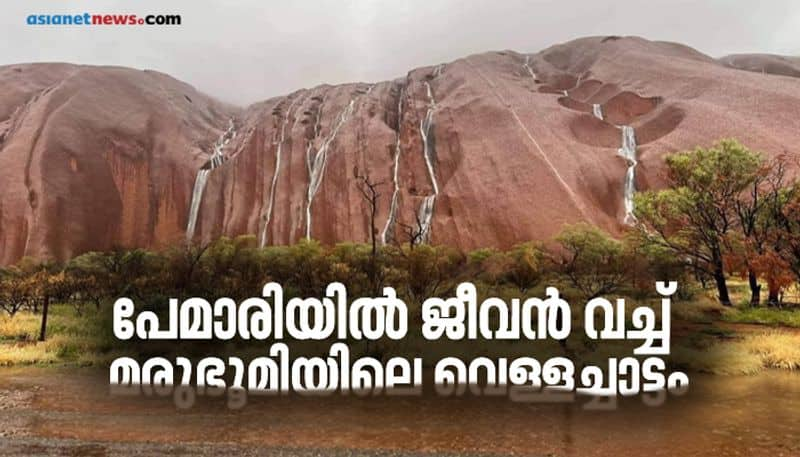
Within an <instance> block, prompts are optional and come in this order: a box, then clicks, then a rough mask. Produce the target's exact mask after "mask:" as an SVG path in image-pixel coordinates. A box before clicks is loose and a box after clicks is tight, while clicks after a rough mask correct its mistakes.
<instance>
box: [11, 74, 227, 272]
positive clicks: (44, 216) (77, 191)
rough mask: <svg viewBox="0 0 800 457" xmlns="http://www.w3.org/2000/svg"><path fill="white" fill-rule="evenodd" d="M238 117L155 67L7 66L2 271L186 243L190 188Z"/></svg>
mask: <svg viewBox="0 0 800 457" xmlns="http://www.w3.org/2000/svg"><path fill="white" fill-rule="evenodd" d="M234 114H235V111H234V110H232V109H231V108H228V107H225V106H223V105H221V104H220V103H218V102H215V101H213V100H211V99H210V98H208V97H207V96H205V95H202V94H199V93H197V92H196V91H195V90H194V89H193V88H192V87H190V86H189V85H187V84H184V83H182V82H180V81H177V80H175V79H173V78H170V77H169V76H166V75H163V74H159V73H155V72H150V71H135V70H131V69H125V68H112V67H86V66H76V65H65V64H31V65H12V66H6V67H0V264H8V263H12V262H14V261H16V260H18V259H20V258H21V257H23V256H34V257H52V258H57V259H66V258H69V257H71V256H74V255H77V254H80V253H82V252H84V251H87V250H95V249H107V248H110V247H112V246H115V245H119V246H158V245H161V244H162V243H167V242H170V241H173V240H179V239H181V238H182V236H183V233H184V230H185V226H186V225H185V224H186V213H187V208H188V205H189V197H190V192H191V186H189V185H188V183H190V182H191V181H192V180H193V179H194V175H195V173H196V171H197V169H198V168H200V167H201V165H202V164H203V163H204V162H205V160H206V158H205V156H206V151H207V150H209V149H210V147H209V146H210V144H211V142H212V141H213V140H214V139H215V137H216V136H217V135H218V134H219V131H220V128H222V129H224V127H225V126H226V124H227V122H228V118H230V117H232V116H234Z"/></svg>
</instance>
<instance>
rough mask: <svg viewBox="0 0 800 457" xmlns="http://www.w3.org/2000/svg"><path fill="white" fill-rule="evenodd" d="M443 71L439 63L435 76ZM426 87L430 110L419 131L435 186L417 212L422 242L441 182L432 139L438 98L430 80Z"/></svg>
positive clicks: (429, 231)
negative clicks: (437, 171) (436, 170)
mask: <svg viewBox="0 0 800 457" xmlns="http://www.w3.org/2000/svg"><path fill="white" fill-rule="evenodd" d="M441 73H442V65H439V66H437V67H436V69H435V70H434V72H433V76H434V77H437V76H439V75H440V74H441ZM425 88H426V89H427V92H428V111H427V112H426V113H425V117H424V118H423V119H422V121H420V125H419V133H420V135H421V136H422V154H423V156H424V158H425V166H426V167H427V169H428V177H429V178H430V180H431V186H433V195H428V196H427V197H425V199H424V200H423V201H422V204H421V205H420V207H419V211H418V212H417V218H418V219H419V222H420V231H421V234H420V239H421V240H422V242H429V241H430V235H431V223H432V222H433V209H434V204H435V203H436V197H437V196H438V195H439V182H438V181H437V180H436V172H435V170H434V168H433V160H434V157H433V156H434V154H435V151H434V150H433V149H434V148H433V144H431V140H432V139H433V138H431V128H432V127H433V113H434V111H435V110H436V99H435V98H434V97H433V89H431V84H430V82H428V81H425Z"/></svg>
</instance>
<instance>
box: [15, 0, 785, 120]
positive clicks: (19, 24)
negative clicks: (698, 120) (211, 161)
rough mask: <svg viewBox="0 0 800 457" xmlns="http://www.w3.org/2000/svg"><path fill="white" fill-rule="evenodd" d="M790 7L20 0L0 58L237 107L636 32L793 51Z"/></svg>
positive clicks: (447, 0) (570, 0)
mask: <svg viewBox="0 0 800 457" xmlns="http://www.w3.org/2000/svg"><path fill="white" fill-rule="evenodd" d="M83 12H88V13H106V12H107V13H120V14H124V13H132V14H137V15H145V14H149V13H179V14H181V15H182V16H183V25H181V26H179V27H172V28H170V27H123V26H116V27H114V26H112V27H106V28H103V27H45V26H28V25H26V24H25V17H26V16H27V15H29V14H38V13H41V14H62V13H73V14H78V13H83ZM798 30H800V2H798V1H796V0H771V1H769V2H762V5H760V6H759V5H758V4H757V2H754V1H752V0H727V1H724V0H709V1H704V2H701V1H697V0H618V1H600V0H597V1H592V0H527V1H525V0H471V1H470V0H415V1H409V2H402V1H398V0H394V1H390V0H387V1H377V0H359V1H356V0H307V1H292V2H289V1H278V0H234V1H226V2H222V1H219V2H211V1H197V0H196V1H189V0H186V1H183V0H179V1H169V2H167V1H164V0H161V1H157V0H136V1H133V0H129V1H123V0H93V1H91V0H82V1H79V0H73V1H65V0H49V1H45V0H29V1H17V2H14V3H10V2H6V3H4V4H3V14H2V15H0V34H1V35H2V40H0V64H10V63H20V62H34V61H62V62H73V63H85V64H113V65H124V66H129V67H134V68H148V69H155V70H160V71H163V72H165V73H169V74H171V75H173V76H175V77H176V78H178V79H181V80H184V81H186V82H188V83H190V84H193V85H194V86H196V87H197V88H199V89H200V90H202V91H204V92H207V93H209V94H211V95H213V96H216V97H218V98H220V99H222V100H226V101H230V102H234V103H237V104H247V103H251V102H254V101H257V100H262V99H265V98H269V97H271V96H275V95H281V94H285V93H288V92H291V91H293V90H295V89H298V88H301V87H310V86H314V85H317V84H320V83H342V82H351V81H380V80H386V79H393V78H395V77H398V76H402V75H404V74H405V73H406V72H407V71H408V70H410V69H412V68H415V67H420V66H425V65H431V64H436V63H439V62H444V61H448V60H452V59H456V58H458V57H462V56H464V55H467V54H472V53H477V52H483V51H489V50H499V49H513V50H516V51H520V52H534V51H538V50H540V49H543V48H545V47H547V46H549V45H552V44H556V43H559V42H563V41H567V40H569V39H572V38H577V37H580V36H587V35H606V34H614V35H641V36H644V37H646V38H649V39H659V40H670V41H678V42H681V43H685V44H687V45H690V46H692V47H695V48H697V49H699V50H700V51H702V52H705V53H707V54H711V55H713V56H721V55H725V54H730V53H741V52H770V53H777V54H789V55H800V39H798V35H797V31H798Z"/></svg>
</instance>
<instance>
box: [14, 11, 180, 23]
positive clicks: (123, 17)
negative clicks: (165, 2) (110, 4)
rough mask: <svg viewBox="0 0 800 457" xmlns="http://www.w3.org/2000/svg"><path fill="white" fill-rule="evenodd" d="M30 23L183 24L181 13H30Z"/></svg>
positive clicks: (26, 19)
mask: <svg viewBox="0 0 800 457" xmlns="http://www.w3.org/2000/svg"><path fill="white" fill-rule="evenodd" d="M25 21H26V23H27V24H28V25H79V26H87V25H141V26H147V25H181V15H180V14H147V15H136V14H90V13H83V14H30V15H28V16H27V17H26V18H25Z"/></svg>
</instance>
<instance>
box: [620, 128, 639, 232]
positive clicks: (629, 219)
mask: <svg viewBox="0 0 800 457" xmlns="http://www.w3.org/2000/svg"><path fill="white" fill-rule="evenodd" d="M619 155H620V156H622V157H623V158H624V159H625V160H626V161H627V162H628V170H627V171H626V172H625V187H624V189H623V204H624V206H625V219H624V220H623V222H624V223H625V224H628V225H633V224H634V223H635V222H636V216H635V215H634V213H633V210H634V207H633V194H634V193H635V192H636V164H637V161H636V134H635V132H634V130H633V127H630V126H627V125H625V126H623V127H622V147H621V148H619Z"/></svg>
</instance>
